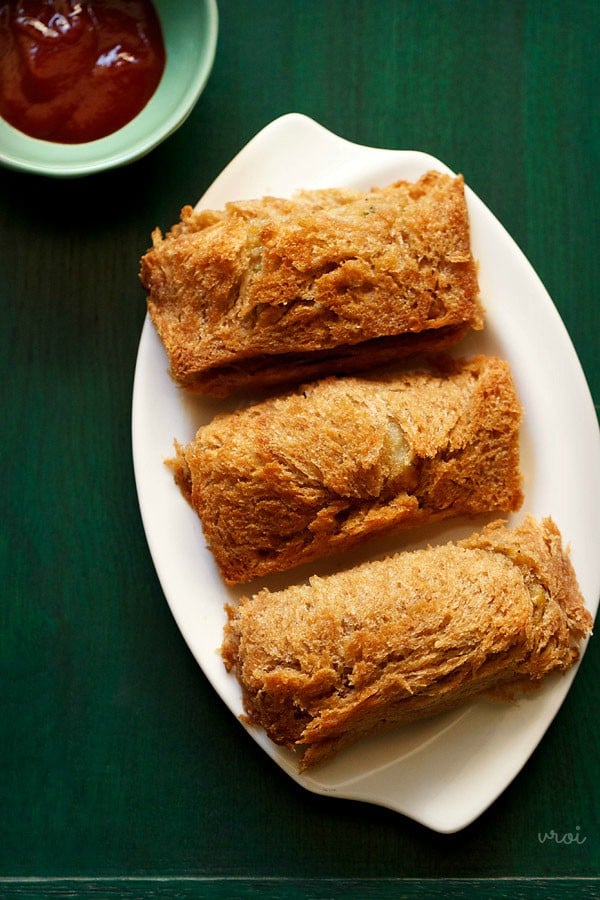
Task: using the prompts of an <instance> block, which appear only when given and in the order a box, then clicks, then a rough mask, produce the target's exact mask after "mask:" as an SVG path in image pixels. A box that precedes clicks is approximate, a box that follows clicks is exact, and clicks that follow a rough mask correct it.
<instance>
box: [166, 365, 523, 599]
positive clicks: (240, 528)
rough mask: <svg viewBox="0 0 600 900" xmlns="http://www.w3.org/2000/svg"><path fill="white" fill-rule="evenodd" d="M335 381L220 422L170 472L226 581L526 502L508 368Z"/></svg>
mask: <svg viewBox="0 0 600 900" xmlns="http://www.w3.org/2000/svg"><path fill="white" fill-rule="evenodd" d="M447 367H448V368H447V370H446V371H443V372H442V371H439V370H438V371H418V372H414V371H413V372H408V373H403V374H400V375H395V376H391V375H390V376H388V377H379V378H377V379H375V378H356V377H348V378H341V379H335V378H329V379H325V380H323V381H320V382H313V383H311V384H309V385H305V386H304V387H303V388H300V389H298V390H296V391H294V392H291V393H288V394H284V395H282V396H277V397H273V398H270V399H267V400H264V401H262V402H261V403H257V404H255V405H253V406H249V407H246V408H245V409H241V410H237V411H235V412H233V413H230V414H225V415H221V416H217V417H216V418H215V419H214V420H213V421H212V422H211V423H210V424H208V425H206V426H205V427H203V428H201V429H200V430H199V432H198V434H197V435H196V438H195V439H194V440H193V441H192V442H191V443H190V444H188V445H187V446H186V447H181V446H178V447H177V456H176V458H175V459H174V460H171V461H170V465H171V466H172V468H173V470H174V474H175V478H176V480H177V482H178V484H179V485H180V487H181V489H182V491H183V493H184V495H185V496H186V498H187V499H188V500H189V502H190V503H191V505H192V506H193V508H194V509H195V510H196V512H197V513H198V515H199V517H200V519H201V521H202V524H203V529H204V534H205V537H206V540H207V542H208V545H209V547H210V549H211V551H212V553H213V554H214V556H215V559H216V561H217V563H218V565H219V568H220V570H221V573H222V575H223V578H224V579H225V581H226V582H228V583H230V584H234V583H237V582H244V581H246V582H247V581H250V580H252V579H253V578H257V577H259V576H263V575H266V574H269V573H274V572H281V571H284V570H286V569H289V568H291V567H293V566H296V565H298V564H300V563H302V562H307V561H310V560H314V559H317V558H319V557H323V556H326V555H329V554H331V553H333V552H337V551H340V550H345V549H347V548H349V547H352V546H354V545H356V544H358V543H359V542H362V541H364V540H366V539H367V538H369V537H371V536H373V535H376V534H383V533H386V532H391V531H394V530H397V529H404V528H410V527H414V526H416V525H420V524H423V523H425V522H429V521H433V520H437V519H442V518H445V517H448V516H452V515H473V514H478V513H483V512H491V511H496V512H499V511H502V512H508V511H511V510H515V509H517V508H518V507H519V506H520V504H521V501H522V493H521V474H520V469H519V424H520V421H521V406H520V404H519V400H518V398H517V395H516V392H515V388H514V385H513V382H512V379H511V375H510V371H509V368H508V365H507V364H506V363H505V362H504V361H502V360H499V359H496V358H488V357H483V356H478V357H475V358H474V359H472V360H468V361H450V360H448V361H447Z"/></svg>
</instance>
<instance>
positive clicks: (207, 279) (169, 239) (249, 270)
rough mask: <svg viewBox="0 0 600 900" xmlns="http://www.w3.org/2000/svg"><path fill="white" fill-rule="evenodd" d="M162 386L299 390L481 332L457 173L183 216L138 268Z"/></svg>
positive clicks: (222, 391) (221, 391)
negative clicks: (161, 351) (160, 358)
mask: <svg viewBox="0 0 600 900" xmlns="http://www.w3.org/2000/svg"><path fill="white" fill-rule="evenodd" d="M141 280H142V283H143V285H144V286H145V288H146V290H147V293H148V311H149V314H150V316H151V318H152V321H153V322H154V324H155V326H156V328H157V330H158V333H159V335H160V337H161V340H162V341H163V343H164V346H165V348H166V351H167V354H168V356H169V363H170V370H171V374H172V377H173V378H174V380H175V381H176V382H177V384H179V385H180V386H181V387H183V388H186V389H187V390H190V391H195V392H199V393H205V394H211V395H213V396H226V395H228V394H230V393H231V392H232V391H236V390H239V389H241V388H248V387H249V388H252V389H253V388H256V387H261V388H262V387H265V386H272V385H278V384H288V385H289V384H292V383H294V384H298V383H299V382H300V381H302V380H308V379H309V378H313V377H317V376H321V375H324V374H332V373H336V372H346V373H347V372H352V371H357V370H358V369H360V368H366V367H371V366H373V365H375V364H381V363H388V362H390V361H394V360H397V359H399V358H402V357H403V356H406V355H410V354H412V353H415V352H423V351H430V350H439V349H441V348H442V347H446V346H449V345H450V344H452V343H455V342H456V341H457V340H458V339H459V338H460V337H462V336H463V335H464V334H465V333H466V332H467V331H469V329H471V328H481V327H482V311H481V307H480V304H479V300H478V284H477V273H476V267H475V263H474V261H473V258H472V255H471V247H470V234H469V220H468V215H467V207H466V203H465V196H464V184H463V179H462V177H461V176H458V177H456V178H453V177H450V176H448V175H443V174H441V173H439V172H429V173H428V174H426V175H424V176H423V177H422V178H421V179H419V181H417V182H416V183H415V184H412V183H408V182H397V183H396V184H393V185H390V186H389V187H386V188H375V189H373V190H372V191H368V192H361V191H354V190H337V189H332V190H325V191H305V192H303V193H300V194H299V195H297V196H296V197H295V198H294V199H293V200H282V199H277V198H273V197H266V198H263V199H261V200H254V201H246V202H239V203H229V204H227V206H226V208H225V210H224V211H221V212H217V211H213V210H209V211H202V212H198V213H195V212H194V211H193V210H192V208H191V207H186V208H185V209H184V210H183V211H182V219H181V222H180V223H179V224H177V225H175V226H174V227H173V228H172V229H171V231H170V232H169V233H168V234H167V235H166V237H164V238H163V236H162V235H161V233H160V232H159V231H158V230H157V231H155V232H154V234H153V248H152V249H151V250H149V251H148V252H147V253H146V254H145V255H144V257H143V258H142V261H141Z"/></svg>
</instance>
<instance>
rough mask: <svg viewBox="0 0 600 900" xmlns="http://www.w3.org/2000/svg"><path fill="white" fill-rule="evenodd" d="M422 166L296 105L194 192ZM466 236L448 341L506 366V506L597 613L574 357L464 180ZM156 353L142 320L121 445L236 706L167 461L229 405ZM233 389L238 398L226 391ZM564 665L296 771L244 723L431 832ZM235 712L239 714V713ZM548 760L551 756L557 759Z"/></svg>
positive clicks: (217, 682)
mask: <svg viewBox="0 0 600 900" xmlns="http://www.w3.org/2000/svg"><path fill="white" fill-rule="evenodd" d="M428 169H438V170H440V171H445V172H449V171H450V170H449V169H448V168H447V166H445V165H444V164H443V163H441V162H440V161H439V160H437V159H435V158H433V157H431V156H428V155H426V154H424V153H419V152H412V151H397V150H382V149H377V148H371V147H364V146H359V145H357V144H352V143H349V142H348V141H346V140H343V139H341V138H339V137H337V136H336V135H334V134H332V133H331V132H329V131H327V130H325V129H324V128H322V127H321V126H320V125H318V124H317V123H316V122H314V121H312V120H311V119H308V118H306V117H305V116H302V115H298V114H295V113H292V114H289V115H285V116H282V117H281V118H279V119H276V120H275V121H274V122H272V123H271V124H270V125H268V126H267V127H266V128H264V129H263V130H262V131H261V132H260V133H259V134H258V135H257V136H256V137H255V138H253V140H251V141H250V142H249V144H248V145H247V146H246V147H245V148H244V149H243V150H242V151H241V152H240V153H239V154H238V155H237V156H236V157H235V158H234V160H233V161H232V162H231V163H230V164H229V165H228V166H227V168H226V169H225V170H224V171H223V172H222V173H221V175H220V176H219V177H218V178H217V179H216V181H215V182H214V183H213V184H212V185H211V187H210V188H209V190H208V191H207V192H206V194H205V195H204V196H203V197H202V199H201V201H200V202H199V204H198V206H202V207H212V208H220V207H222V206H223V205H224V203H226V202H227V201H228V200H240V199H250V198H253V197H260V196H263V195H266V194H273V195H279V196H289V195H290V194H292V193H293V192H294V191H295V190H297V189H299V188H324V187H332V186H342V185H343V186H350V187H356V188H359V189H361V188H362V189H368V188H370V187H371V186H373V185H385V184H389V183H391V182H392V181H395V180H398V179H406V180H414V179H416V178H418V177H419V176H420V175H421V174H423V173H424V172H425V171H427V170H428ZM467 203H468V207H469V215H470V219H471V231H472V243H473V251H474V255H475V257H476V258H477V259H478V260H479V264H480V286H481V293H482V297H483V301H484V306H485V309H486V328H485V330H484V332H482V333H479V334H478V335H474V336H471V337H469V338H468V339H467V340H466V341H465V342H463V343H462V344H461V346H460V348H459V352H460V354H461V355H463V354H467V353H471V352H484V353H488V352H489V353H497V354H499V355H500V356H502V357H504V358H505V359H507V360H508V362H509V363H510V365H511V367H512V371H513V374H514V377H515V381H516V384H517V388H518V391H519V393H520V396H521V400H522V403H523V406H524V409H525V421H524V425H523V434H522V446H523V453H522V467H523V472H524V477H525V503H524V506H523V511H522V513H520V514H519V515H518V516H512V517H511V519H512V521H513V522H516V521H517V520H518V519H519V518H520V516H521V515H522V514H523V513H525V512H526V511H527V512H531V513H533V514H534V515H536V516H539V517H542V516H547V515H551V516H552V517H553V518H554V520H555V521H556V523H557V525H558V526H559V528H560V529H561V531H562V534H563V537H564V539H565V541H566V542H567V543H568V544H570V546H571V558H572V561H573V564H574V566H575V570H576V572H577V575H578V578H579V582H580V585H581V589H582V591H583V594H584V597H585V599H586V604H587V606H588V608H589V609H590V611H591V612H592V614H595V612H596V607H597V602H598V595H599V593H600V556H599V555H598V552H597V549H598V548H597V541H598V535H599V534H600V433H599V430H598V422H597V419H596V415H595V410H594V407H593V404H592V401H591V397H590V394H589V390H588V387H587V384H586V381H585V377H584V375H583V372H582V370H581V367H580V364H579V361H578V359H577V356H576V354H575V351H574V349H573V346H572V344H571V342H570V339H569V337H568V335H567V332H566V330H565V328H564V326H563V324H562V322H561V320H560V317H559V315H558V313H557V310H556V308H555V307H554V305H553V303H552V301H551V299H550V297H549V296H548V294H547V293H546V291H545V289H544V287H543V285H542V284H541V282H540V280H539V278H538V277H537V275H536V274H535V272H534V271H533V269H532V268H531V266H530V264H529V263H528V262H527V260H526V259H525V257H524V256H523V254H522V253H521V251H520V250H519V248H518V247H517V246H516V244H515V243H514V242H513V240H512V239H511V238H510V237H509V235H508V234H507V233H506V231H505V230H504V229H503V227H502V226H501V225H500V224H499V222H498V221H497V220H496V219H495V218H494V216H493V215H492V213H490V211H489V210H488V209H487V208H486V207H485V206H484V204H483V203H482V202H481V200H479V199H478V197H476V196H475V195H474V194H473V192H472V191H471V190H469V189H467ZM167 367H168V363H167V359H166V355H165V353H164V351H163V348H162V345H161V343H160V341H159V340H158V337H157V336H156V333H155V331H154V328H153V327H152V325H151V323H150V322H149V320H148V319H146V322H145V324H144V328H143V332H142V336H141V341H140V346H139V353H138V359H137V366H136V372H135V384H134V392H133V421H132V432H133V457H134V466H135V476H136V482H137V490H138V496H139V503H140V508H141V514H142V519H143V523H144V528H145V531H146V536H147V540H148V544H149V547H150V552H151V554H152V557H153V560H154V564H155V566H156V570H157V573H158V576H159V578H160V582H161V585H162V588H163V590H164V593H165V596H166V598H167V601H168V603H169V606H170V608H171V611H172V613H173V616H174V618H175V620H176V622H177V624H178V626H179V628H180V630H181V632H182V634H183V636H184V638H185V640H186V641H187V643H188V645H189V647H190V649H191V651H192V653H193V655H194V656H195V658H196V660H197V661H198V663H199V665H200V666H201V667H202V669H203V671H204V673H205V674H206V676H207V678H208V679H209V680H210V682H211V683H212V685H213V686H214V688H215V690H216V691H217V692H218V693H219V695H220V696H221V697H222V699H223V700H224V701H225V703H226V704H227V706H228V707H229V708H230V710H231V712H232V713H234V715H236V716H239V715H240V714H241V713H242V703H241V694H240V689H239V686H238V684H237V682H236V680H235V679H234V678H233V676H231V675H228V674H227V672H226V671H225V668H224V666H223V663H222V661H221V658H220V656H219V653H218V648H219V647H220V645H221V641H222V629H223V625H224V622H225V613H224V604H225V603H226V602H228V601H231V600H232V598H234V599H235V598H236V597H237V596H239V595H240V594H241V593H251V592H252V593H253V592H254V590H255V588H256V587H257V585H252V586H251V588H246V589H244V590H243V591H239V590H237V591H233V590H229V589H227V588H226V587H225V585H224V584H223V582H222V581H221V579H220V577H219V574H218V572H217V569H216V566H215V564H214V561H213V559H212V556H211V555H210V553H209V552H208V550H207V548H206V545H205V543H204V539H203V535H202V530H201V526H200V523H199V521H198V519H197V517H196V515H195V513H194V512H193V511H192V510H191V509H190V507H189V506H188V505H187V504H186V503H185V502H184V500H183V499H182V497H181V495H180V493H179V491H178V489H177V488H176V487H175V485H174V483H173V479H172V477H171V474H170V472H169V470H168V469H167V468H166V466H165V465H164V460H165V459H166V458H167V457H169V456H171V455H172V454H173V440H174V438H177V439H178V440H179V441H180V442H184V443H185V442H187V441H189V440H191V438H192V437H193V436H194V435H195V433H196V431H197V429H198V427H199V426H200V425H202V424H203V423H205V422H207V421H208V420H209V419H210V418H212V416H213V415H214V413H215V412H217V411H218V410H220V409H223V408H224V407H227V406H229V407H231V406H232V405H233V403H232V402H231V401H230V402H229V404H226V403H222V402H221V403H219V402H217V401H209V400H206V399H202V398H190V397H187V396H186V395H185V394H183V393H182V392H181V391H180V390H178V388H176V387H175V385H174V384H173V382H172V381H171V380H170V378H169V376H168V375H167ZM238 403H239V400H238ZM480 524H481V523H479V522H476V523H473V522H472V521H469V522H465V521H461V522H458V523H453V524H451V525H444V526H442V527H440V526H438V527H436V528H429V529H422V530H421V531H419V532H418V533H417V534H412V535H406V534H405V535H402V536H401V537H397V538H395V539H390V538H388V539H386V540H385V541H380V542H375V543H373V544H371V545H370V546H369V547H368V548H367V549H366V550H361V551H360V552H354V553H352V554H346V555H345V556H343V557H341V558H338V559H336V560H329V561H327V562H326V563H324V564H322V565H321V566H319V567H316V566H315V567H312V568H314V569H315V570H317V571H320V572H326V571H331V570H333V568H334V567H335V566H338V567H339V566H341V565H344V566H346V565H350V564H352V562H355V561H358V560H362V559H365V558H367V556H368V555H370V556H374V555H377V554H380V553H381V552H384V551H390V550H392V549H394V548H400V547H401V548H406V547H410V548H413V547H417V546H422V545H423V544H424V543H428V542H429V543H436V542H441V541H446V540H449V539H456V538H460V537H463V536H466V535H468V534H470V533H471V532H472V531H474V530H477V529H478V527H479V525H480ZM310 572H311V569H310V568H303V569H301V570H296V572H295V573H293V574H292V575H291V576H286V577H283V576H279V577H277V578H273V579H267V580H265V581H264V582H262V583H264V584H267V585H269V586H270V587H280V586H283V585H285V584H286V583H291V582H294V581H295V582H298V581H300V580H303V579H304V578H305V577H306V576H307V575H308V574H310ZM574 674H575V669H572V670H571V671H570V672H569V673H568V674H567V675H565V676H563V677H552V678H550V679H548V680H547V681H546V682H545V683H544V685H543V686H542V688H541V689H540V690H539V691H538V692H536V693H534V694H533V695H531V696H528V697H526V698H523V699H522V700H519V701H518V702H516V703H514V704H506V705H504V704H498V703H494V704H492V703H487V702H485V701H482V702H477V703H472V704H470V705H469V706H467V707H465V708H463V709H461V710H458V711H454V712H450V713H447V714H444V715H442V716H439V717H436V718H434V719H430V720H428V721H425V722H421V723H419V724H416V725H412V726H409V727H405V728H402V729H398V730H397V731H394V732H392V733H390V734H385V735H380V736H377V737H373V738H369V739H366V740H363V741H362V742H360V743H359V744H358V745H356V746H355V747H353V748H351V749H349V750H347V751H345V752H343V753H342V754H340V756H339V757H338V758H337V759H335V760H333V761H331V762H329V763H327V764H326V765H323V766H322V767H320V768H317V769H315V770H314V772H309V773H307V774H303V775H299V774H298V772H297V769H296V764H295V761H294V758H293V755H292V754H291V753H289V752H288V751H286V750H284V749H282V748H280V747H277V746H275V745H274V744H272V743H271V741H269V740H268V738H266V737H265V735H264V734H263V732H262V731H261V730H260V729H252V728H248V729H247V730H248V732H249V734H250V735H251V736H252V737H253V738H254V740H256V741H257V742H258V744H259V745H260V746H261V747H262V748H263V749H264V750H265V752H266V753H267V754H268V755H269V756H270V757H271V758H272V759H273V760H274V761H275V762H276V763H277V764H278V765H279V766H281V768H282V769H283V770H284V771H285V772H287V774H288V775H289V776H290V777H291V778H293V779H294V780H295V781H297V782H298V783H299V784H301V785H302V786H303V787H305V788H307V789H308V790H310V791H314V792H316V793H319V794H331V795H334V796H338V797H346V798H352V799H358V800H365V801H368V802H371V803H376V804H380V805H383V806H386V807H389V808H392V809H394V810H397V811H398V812H401V813H403V814H404V815H406V816H409V817H410V818H412V819H414V820H416V821H418V822H420V823H422V824H424V825H426V826H428V827H429V828H432V829H434V830H436V831H439V832H445V833H449V832H454V831H457V830H459V829H461V828H464V827H465V826H466V825H468V824H469V823H470V822H472V821H473V820H474V819H475V818H476V817H477V816H478V815H480V814H481V813H482V812H483V811H484V810H485V809H486V808H487V807H488V806H489V805H490V804H491V803H492V802H493V801H494V800H495V799H496V798H497V797H498V795H499V794H500V793H501V792H502V791H503V790H504V789H505V788H506V787H507V785H508V784H509V783H510V782H511V780H512V779H513V778H514V777H515V775H516V774H517V773H518V772H519V770H520V769H521V768H522V766H523V765H524V764H525V762H526V761H527V759H528V758H529V756H530V755H531V753H532V752H533V750H534V749H535V747H536V746H537V744H538V742H539V741H540V739H541V738H542V736H543V734H544V732H545V731H546V729H547V728H548V726H549V724H550V723H551V721H552V719H553V718H554V716H555V715H556V713H557V712H558V710H559V708H560V705H561V703H562V701H563V700H564V698H565V696H566V694H567V692H568V690H569V687H570V685H571V683H572V680H573V677H574ZM244 727H246V726H244ZM556 765H557V766H558V765H559V760H556Z"/></svg>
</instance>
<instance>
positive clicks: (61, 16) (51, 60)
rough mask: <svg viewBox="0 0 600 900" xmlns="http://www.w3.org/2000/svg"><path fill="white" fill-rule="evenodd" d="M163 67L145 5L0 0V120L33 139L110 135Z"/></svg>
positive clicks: (138, 106)
mask: <svg viewBox="0 0 600 900" xmlns="http://www.w3.org/2000/svg"><path fill="white" fill-rule="evenodd" d="M164 67H165V47H164V42H163V37H162V32H161V27H160V22H159V20H158V16H157V14H156V11H155V9H154V6H153V5H152V3H151V2H150V0H82V2H76V0H62V2H61V0H22V2H17V0H12V2H4V3H3V2H1V0H0V115H1V116H2V117H3V118H4V119H5V120H6V121H7V122H9V123H10V124H11V125H13V126H14V127H15V128H18V129H19V130H20V131H23V132H24V133H25V134H28V135H30V136H32V137H35V138H41V139H42V140H46V141H56V142H60V143H66V144H80V143H84V142H85V141H94V140H97V139H98V138H102V137H106V135H109V134H112V133H113V132H115V131H117V130H118V129H119V128H122V127H123V125H126V124H127V123H128V122H130V121H131V119H133V118H134V117H135V116H136V115H137V114H138V113H139V112H140V111H141V110H142V109H143V108H144V106H145V105H146V104H147V102H148V100H149V99H150V98H151V97H152V95H153V94H154V92H155V90H156V88H157V87H158V84H159V82H160V79H161V77H162V74H163V71H164Z"/></svg>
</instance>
